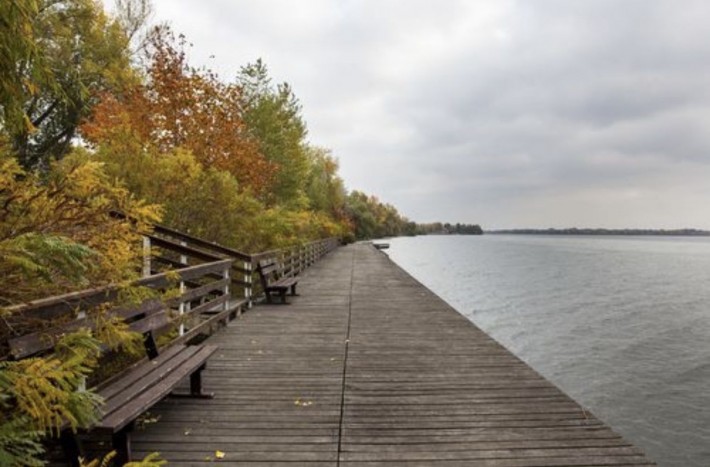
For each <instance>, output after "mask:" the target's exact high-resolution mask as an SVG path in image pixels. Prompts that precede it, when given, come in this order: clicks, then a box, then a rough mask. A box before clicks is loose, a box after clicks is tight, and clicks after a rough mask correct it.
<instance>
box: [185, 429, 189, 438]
mask: <svg viewBox="0 0 710 467" xmlns="http://www.w3.org/2000/svg"><path fill="white" fill-rule="evenodd" d="M189 434H190V429H189V428H188V429H187V430H185V436H187V435H189Z"/></svg>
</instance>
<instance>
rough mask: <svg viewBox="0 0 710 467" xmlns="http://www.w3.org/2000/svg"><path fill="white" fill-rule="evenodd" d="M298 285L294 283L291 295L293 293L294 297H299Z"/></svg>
mask: <svg viewBox="0 0 710 467" xmlns="http://www.w3.org/2000/svg"><path fill="white" fill-rule="evenodd" d="M296 285H297V284H293V285H292V286H291V295H293V296H294V297H298V294H297V293H296Z"/></svg>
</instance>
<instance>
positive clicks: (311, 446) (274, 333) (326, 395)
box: [134, 245, 652, 467]
mask: <svg viewBox="0 0 710 467" xmlns="http://www.w3.org/2000/svg"><path fill="white" fill-rule="evenodd" d="M299 288H300V291H301V295H302V296H301V297H296V298H293V299H292V304H291V305H288V306H281V305H268V306H266V305H263V306H258V307H255V308H254V309H253V310H251V311H249V312H248V313H246V314H244V315H243V316H242V317H241V318H239V319H237V320H235V321H232V322H231V323H230V325H229V326H228V327H227V328H226V329H224V330H223V331H221V332H219V333H217V334H216V335H214V336H213V337H212V338H210V343H216V344H218V345H219V350H218V352H217V353H216V354H215V355H214V356H213V357H212V359H211V360H210V361H209V364H208V368H207V370H206V372H205V385H206V388H207V390H209V391H214V392H215V398H214V399H213V400H185V399H180V400H171V399H168V400H166V401H164V402H162V403H161V404H160V405H158V406H157V407H156V408H155V409H154V410H153V412H152V415H155V416H158V417H159V421H158V422H157V423H154V424H148V425H147V426H146V428H145V429H144V430H143V431H138V432H136V433H135V437H134V451H135V454H136V457H139V456H143V455H144V454H146V453H149V452H152V451H159V452H161V453H162V455H163V457H164V458H166V459H168V460H169V461H170V465H199V464H201V463H212V462H219V463H220V464H232V465H254V466H261V465H264V466H266V465H269V466H277V465H283V466H286V465H288V466H292V467H293V466H308V465H318V466H325V465H343V466H346V465H347V466H350V465H352V466H367V465H381V464H388V465H407V466H430V465H442V466H459V465H461V466H475V465H491V466H503V465H505V466H552V465H585V466H587V465H652V463H651V462H650V461H649V460H648V459H647V458H645V457H644V456H643V454H642V453H641V452H640V451H639V450H638V449H637V448H635V447H634V446H632V445H631V444H630V443H628V442H627V441H625V440H624V439H623V438H621V437H620V436H619V435H617V434H616V433H614V432H612V431H611V430H610V429H609V428H607V427H606V426H604V425H603V424H601V423H600V422H599V421H598V420H597V419H595V418H594V417H593V416H592V415H590V414H589V413H588V412H585V411H584V410H583V409H582V408H581V407H580V406H579V405H578V404H576V403H575V402H574V401H572V400H571V399H570V398H568V397H567V396H566V395H564V394H563V393H562V392H561V391H560V390H559V389H557V388H556V387H555V386H553V385H552V384H551V383H549V382H547V381H546V380H545V379H543V378H542V377H541V376H539V375H538V374H537V373H536V372H535V371H533V370H532V369H531V368H530V367H528V366H527V365H525V364H524V363H523V362H521V361H520V360H518V359H517V358H516V357H514V356H513V355H512V354H510V353H509V352H508V351H507V350H505V349H504V348H503V347H501V346H500V345H499V344H497V343H496V342H495V341H493V340H492V339H491V338H489V337H488V336H487V335H486V334H484V333H483V332H482V331H480V330H479V329H478V328H477V327H475V326H474V325H473V324H471V323H470V322H469V321H468V320H467V319H466V318H464V317H463V316H461V315H459V314H458V313H457V312H456V311H455V310H453V309H452V308H451V307H449V306H448V305H447V304H446V303H444V302H443V301H442V300H441V299H439V298H438V297H437V296H435V295H434V294H433V293H432V292H430V291H429V290H427V289H426V288H425V287H423V286H422V285H421V284H419V283H418V282H416V281H415V280H414V279H412V278H411V277H410V276H409V275H407V274H406V273H405V272H404V271H402V270H401V269H400V268H399V267H397V266H396V265H395V264H394V263H392V262H391V261H390V260H389V259H388V258H387V257H386V256H385V255H384V254H382V253H380V252H378V251H376V250H375V249H374V248H372V246H369V245H351V246H348V247H345V248H340V249H338V250H336V251H334V252H333V253H331V254H330V255H329V256H328V257H326V258H324V259H323V260H322V261H320V262H318V263H317V264H316V265H315V266H313V267H312V268H311V269H309V270H308V271H306V273H305V274H304V275H303V276H302V279H301V281H300V283H299ZM217 451H221V452H222V453H224V457H223V458H221V459H216V452H217Z"/></svg>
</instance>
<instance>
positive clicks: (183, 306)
mask: <svg viewBox="0 0 710 467" xmlns="http://www.w3.org/2000/svg"><path fill="white" fill-rule="evenodd" d="M180 246H187V242H185V241H183V240H180ZM180 264H183V265H185V266H187V265H188V264H187V255H185V254H180ZM185 292H187V285H185V281H183V280H181V281H180V295H182V294H184V293H185ZM191 309H192V304H191V303H190V302H189V301H188V302H184V301H182V300H181V301H180V306H179V310H180V315H181V316H182V315H184V314H186V313H189V312H190V310H191ZM178 334H179V335H181V336H182V335H183V334H185V323H180V330H179V332H178Z"/></svg>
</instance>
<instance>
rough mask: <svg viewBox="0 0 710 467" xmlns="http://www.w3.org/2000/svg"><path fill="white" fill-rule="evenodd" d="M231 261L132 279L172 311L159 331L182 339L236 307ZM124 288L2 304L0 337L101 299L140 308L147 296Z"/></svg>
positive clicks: (207, 329)
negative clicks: (126, 296)
mask: <svg viewBox="0 0 710 467" xmlns="http://www.w3.org/2000/svg"><path fill="white" fill-rule="evenodd" d="M232 263H233V260H232V259H220V260H217V261H212V262H209V263H204V264H198V265H195V266H189V267H184V268H182V269H178V270H174V271H170V272H163V273H160V274H154V275H152V276H150V277H144V278H142V279H139V280H137V281H135V282H134V283H132V284H131V285H132V286H138V287H146V288H148V289H152V290H153V291H155V292H156V295H157V297H158V298H162V299H163V301H164V303H165V306H166V307H167V308H168V309H169V310H170V317H171V322H170V324H168V325H167V326H166V327H165V329H164V331H165V332H168V331H171V330H175V331H176V335H175V336H174V339H172V340H171V342H187V341H188V340H190V339H192V338H193V337H196V336H197V335H198V334H211V333H212V332H213V331H214V329H215V327H216V326H217V325H219V324H223V323H225V322H226V321H228V320H229V319H230V318H231V317H232V316H233V315H234V314H235V313H236V312H237V311H238V306H239V305H238V304H234V303H233V302H232V301H231V295H230V280H229V271H230V269H231V267H232ZM176 289H177V290H176ZM124 290H126V288H125V287H120V286H115V285H111V286H106V287H99V288H94V289H89V290H82V291H79V292H72V293H68V294H64V295H58V296H54V297H49V298H44V299H40V300H34V301H31V302H28V303H24V304H21V305H16V306H13V307H10V308H7V309H6V311H7V312H6V313H5V316H4V319H3V320H2V324H1V325H0V342H2V343H5V342H7V340H8V339H9V338H10V337H14V336H17V335H22V334H24V333H26V332H27V331H28V330H30V329H31V330H32V331H33V332H36V331H38V330H41V329H43V328H46V327H48V326H51V325H53V324H54V323H56V322H57V321H58V320H65V321H66V320H71V319H77V318H78V319H84V318H85V317H86V316H87V312H90V311H91V310H92V309H96V308H97V307H99V306H102V305H103V306H107V307H109V313H110V309H111V307H114V308H115V307H119V308H120V307H124V308H125V307H137V308H139V307H141V306H144V304H145V303H147V302H148V301H150V298H143V299H139V303H133V304H131V302H128V303H125V300H122V296H121V294H122V293H123V291H124ZM165 297H168V298H165ZM122 303H123V304H122ZM5 350H6V349H3V352H2V353H3V354H5Z"/></svg>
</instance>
